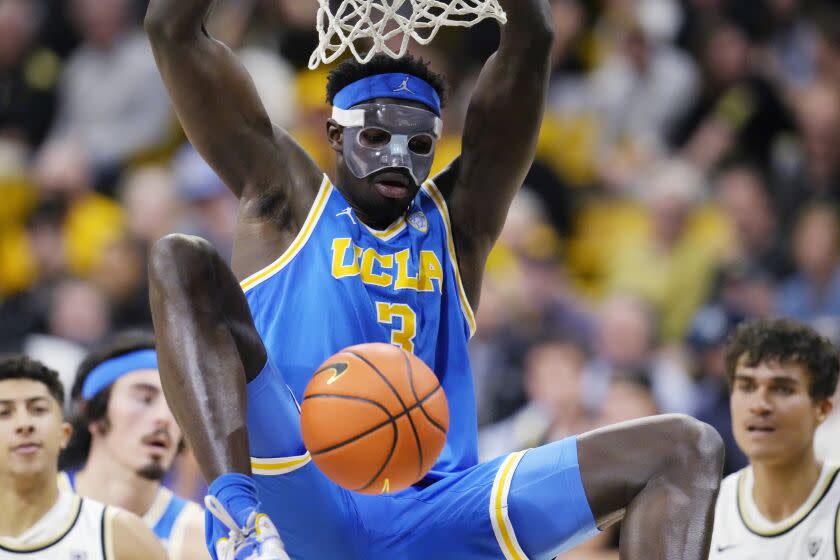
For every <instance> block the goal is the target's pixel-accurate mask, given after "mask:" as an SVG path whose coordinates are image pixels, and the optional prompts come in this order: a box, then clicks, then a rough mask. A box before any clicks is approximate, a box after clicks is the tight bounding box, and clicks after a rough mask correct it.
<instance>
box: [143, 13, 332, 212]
mask: <svg viewBox="0 0 840 560" xmlns="http://www.w3.org/2000/svg"><path fill="white" fill-rule="evenodd" d="M210 5H211V1H210V0H152V2H151V3H150V4H149V10H148V13H147V14H146V22H145V27H146V31H147V33H148V35H149V39H150V41H151V44H152V48H153V51H154V55H155V60H156V61H157V64H158V68H159V70H160V73H161V76H162V78H163V81H164V83H165V85H166V88H167V90H168V92H169V95H170V97H171V99H172V103H173V105H174V107H175V111H176V113H177V114H178V117H179V119H180V121H181V124H182V126H183V128H184V131H185V132H186V134H187V137H188V138H189V139H190V141H191V142H192V144H193V145H194V146H195V147H196V149H197V150H198V151H199V152H200V153H201V155H202V156H203V157H204V159H205V160H207V162H208V163H209V164H210V165H211V166H212V167H213V168H214V169H215V171H216V172H217V173H218V174H219V176H220V177H221V178H222V180H223V181H224V182H225V184H226V185H228V187H229V188H230V189H231V190H232V191H233V192H234V193H235V194H236V195H237V196H246V197H249V196H259V195H261V194H263V193H264V192H265V191H266V190H268V189H272V190H275V191H281V193H282V192H283V191H285V192H287V193H288V194H289V195H290V196H303V197H306V196H309V197H311V198H310V199H309V200H302V201H300V202H301V203H302V206H304V207H307V208H308V206H309V204H311V202H312V200H314V197H315V194H316V192H317V191H318V187H319V185H320V183H321V179H322V173H321V171H320V169H318V166H317V165H316V164H315V163H314V162H313V161H312V159H311V158H309V156H308V155H307V154H306V153H305V152H304V151H303V149H302V148H301V147H300V146H299V145H298V144H297V143H296V142H295V141H294V140H293V139H292V138H291V136H289V135H288V134H286V133H285V131H278V130H276V129H275V127H274V126H273V125H272V123H271V122H270V120H269V117H268V115H267V113H266V111H265V108H264V106H263V104H262V101H261V100H260V99H259V96H258V94H257V91H256V88H255V87H254V84H253V82H252V81H251V77H250V76H249V75H248V73H247V71H246V70H245V68H244V66H243V65H242V63H241V62H240V61H239V59H238V58H237V57H236V55H235V54H234V53H233V52H232V51H231V50H230V49H229V48H228V47H227V46H226V45H224V44H223V43H221V42H220V41H217V40H216V39H214V38H212V37H210V36H209V35H208V34H207V32H206V30H205V28H204V26H203V20H204V19H205V18H206V17H207V13H208V12H209V9H210Z"/></svg>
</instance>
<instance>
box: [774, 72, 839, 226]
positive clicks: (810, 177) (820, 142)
mask: <svg viewBox="0 0 840 560" xmlns="http://www.w3.org/2000/svg"><path fill="white" fill-rule="evenodd" d="M795 99H796V110H797V121H798V123H799V130H800V133H801V135H800V142H799V143H800V149H799V153H798V154H797V158H796V160H795V162H794V164H793V165H792V166H791V167H792V168H791V169H790V170H788V171H787V172H786V173H784V174H779V175H778V183H779V185H778V186H777V187H776V189H777V191H778V196H777V199H776V202H777V211H778V212H779V215H780V216H781V219H782V221H783V225H784V227H785V232H788V233H789V232H790V230H791V227H792V225H793V222H794V220H795V219H796V217H797V216H798V215H799V213H800V212H801V210H802V208H803V207H804V206H805V205H807V204H808V203H809V202H812V201H814V200H826V201H829V202H831V203H833V204H837V203H840V93H838V89H837V84H829V83H817V84H815V85H813V86H811V87H809V88H807V89H805V90H804V91H802V92H801V93H799V94H798V95H797V96H796V98H795Z"/></svg>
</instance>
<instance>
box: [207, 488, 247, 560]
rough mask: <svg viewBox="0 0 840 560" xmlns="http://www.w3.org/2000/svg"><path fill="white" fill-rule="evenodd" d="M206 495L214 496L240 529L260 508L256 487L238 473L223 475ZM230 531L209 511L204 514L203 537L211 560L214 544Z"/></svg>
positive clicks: (214, 556) (225, 536)
mask: <svg viewBox="0 0 840 560" xmlns="http://www.w3.org/2000/svg"><path fill="white" fill-rule="evenodd" d="M207 493H208V495H210V496H214V497H215V498H216V499H217V500H218V501H219V503H220V504H221V506H222V507H223V508H224V509H225V511H227V512H228V514H230V516H231V517H232V518H233V521H234V522H235V523H236V525H237V526H238V527H240V528H244V527H247V525H248V520H249V517H250V516H251V514H252V513H254V512H256V511H257V510H258V509H259V507H260V501H259V498H257V487H256V485H255V484H254V481H253V480H252V479H251V477H249V476H246V475H244V474H239V473H229V474H223V475H222V476H220V477H219V478H217V479H216V480H214V481H213V483H212V484H210V487H209V488H208V490H207ZM229 533H230V529H229V528H228V527H227V526H225V524H224V523H222V522H221V521H219V520H218V519H217V518H216V516H214V515H213V514H212V513H211V512H210V511H209V510H206V511H205V513H204V537H205V540H206V542H207V548H208V550H210V554H211V556H212V557H213V560H217V558H216V543H217V542H218V540H219V539H222V538H227V536H228V534H229Z"/></svg>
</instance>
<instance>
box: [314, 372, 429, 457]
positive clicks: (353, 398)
mask: <svg viewBox="0 0 840 560" xmlns="http://www.w3.org/2000/svg"><path fill="white" fill-rule="evenodd" d="M439 390H440V385H438V386H437V387H435V388H434V390H433V391H432V392H431V393H429V394H428V395H426V396H425V397H423V399H422V400H419V401H417V403H416V404H414V405H412V406H411V407H409V408H408V409H407V411H406V412H411V411H412V410H415V409H417V408H422V403H424V402H426V401H427V400H429V399H431V398H432V397H433V396H435V393H437V392H438V391H439ZM309 399H344V400H349V401H359V402H364V403H368V404H372V405H374V406H375V407H377V408H379V409H380V410H382V412H384V413H385V415H386V416H388V420H385V421H384V422H381V423H379V424H377V425H375V426H373V427H371V428H368V429H367V430H365V431H364V432H362V433H360V434H357V435H355V436H353V437H351V438H349V439H346V440H344V441H341V442H339V443H335V444H333V445H331V446H329V447H325V448H324V449H319V450H318V451H312V450H310V451H309V454H310V455H312V456H315V455H323V454H324V453H329V452H330V451H335V450H336V449H338V448H339V447H342V446H344V445H347V444H348V443H353V442H354V441H357V440H360V439H362V438H363V437H365V436H367V435H370V434H372V433H373V432H375V431H376V430H379V429H380V428H383V427H385V426H387V425H388V424H392V425H393V427H394V428H396V426H397V420H399V419H400V418H402V417H403V416H405V415H406V412H400V413H399V414H397V415H396V416H392V415H391V413H390V412H388V409H387V408H385V407H384V406H382V405H381V404H379V403H378V402H376V401H373V400H370V399H366V398H364V397H356V396H354V395H336V394H333V393H315V394H313V395H307V396H306V397H304V399H303V400H304V401H306V400H309ZM409 418H411V416H409Z"/></svg>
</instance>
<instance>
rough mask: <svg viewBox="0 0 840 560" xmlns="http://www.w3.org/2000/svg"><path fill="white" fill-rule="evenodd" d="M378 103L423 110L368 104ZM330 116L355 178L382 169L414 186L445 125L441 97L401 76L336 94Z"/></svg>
mask: <svg viewBox="0 0 840 560" xmlns="http://www.w3.org/2000/svg"><path fill="white" fill-rule="evenodd" d="M378 98H395V99H405V100H410V101H415V102H417V103H419V104H422V105H423V107H422V108H421V107H413V106H408V105H402V104H397V103H374V102H372V100H374V99H378ZM332 116H333V120H334V121H335V122H336V123H338V124H339V125H341V126H343V127H344V128H345V130H344V143H343V155H344V160H345V162H346V163H347V167H348V168H349V169H350V172H351V173H353V175H354V176H356V177H357V178H359V179H363V178H365V177H368V176H370V175H372V174H374V173H376V172H378V171H382V170H385V169H402V170H404V171H406V172H407V173H408V174H409V175H410V176H411V178H412V179H413V181H414V182H415V184H417V185H419V184H420V183H422V182H423V181H425V180H426V178H428V176H429V173H430V172H431V168H432V163H433V162H434V153H435V147H436V146H437V141H438V140H439V139H440V136H441V133H442V131H443V122H442V121H441V120H440V97H439V96H438V94H437V92H436V91H435V89H434V88H433V87H432V86H431V85H429V84H428V83H427V82H426V81H424V80H421V79H420V78H417V77H415V76H410V75H405V74H379V75H376V76H369V77H367V78H362V79H361V80H358V81H356V82H353V83H352V84H350V85H348V86H346V87H345V88H344V89H342V90H341V91H339V92H338V93H337V94H336V95H335V98H334V99H333V115H332Z"/></svg>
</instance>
